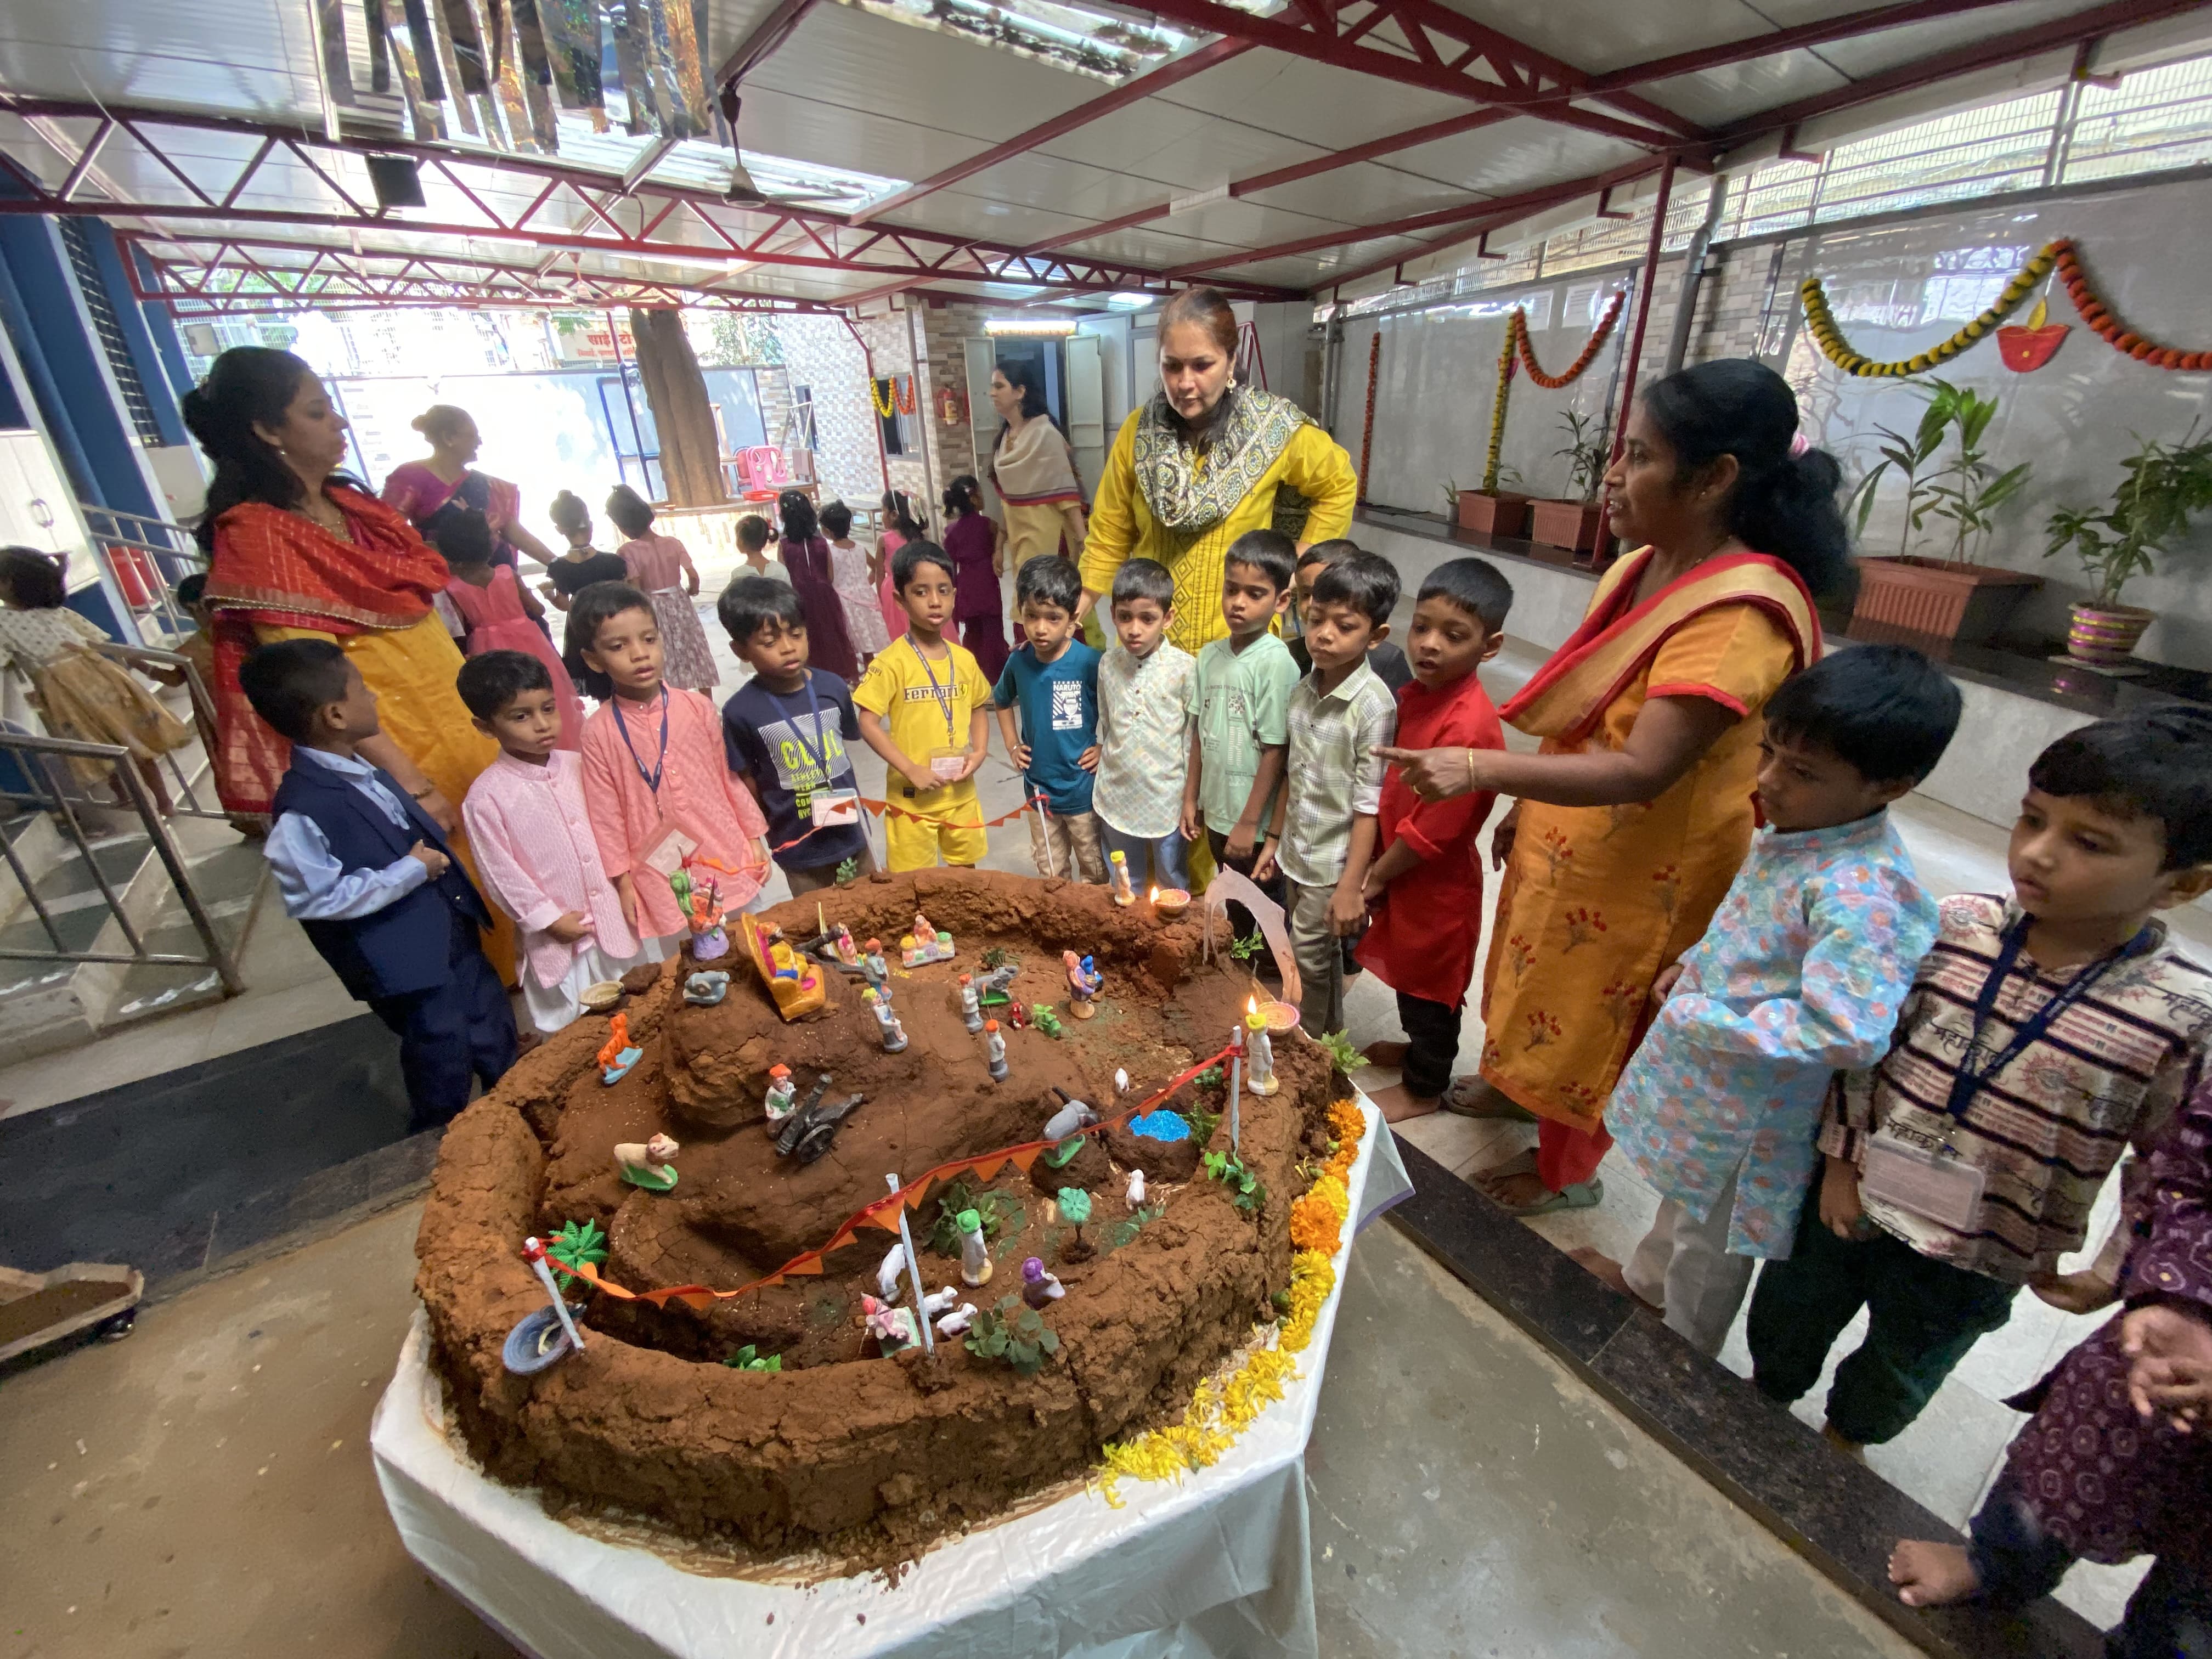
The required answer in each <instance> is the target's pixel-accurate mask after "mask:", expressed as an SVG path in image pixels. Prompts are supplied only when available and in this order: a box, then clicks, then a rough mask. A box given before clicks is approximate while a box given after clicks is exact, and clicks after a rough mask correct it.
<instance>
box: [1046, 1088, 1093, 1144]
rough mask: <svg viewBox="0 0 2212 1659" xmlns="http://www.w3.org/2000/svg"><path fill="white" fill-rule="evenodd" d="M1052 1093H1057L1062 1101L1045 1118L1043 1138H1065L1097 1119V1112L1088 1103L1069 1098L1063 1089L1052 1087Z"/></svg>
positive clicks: (1085, 1127) (1087, 1126)
mask: <svg viewBox="0 0 2212 1659" xmlns="http://www.w3.org/2000/svg"><path fill="white" fill-rule="evenodd" d="M1053 1093H1054V1094H1056V1095H1059V1096H1060V1100H1061V1102H1062V1104H1061V1106H1060V1109H1059V1110H1058V1111H1056V1112H1054V1114H1053V1115H1051V1116H1050V1117H1048V1118H1047V1119H1046V1120H1045V1123H1044V1138H1045V1139H1047V1140H1065V1139H1067V1138H1068V1136H1070V1135H1072V1134H1076V1133H1080V1132H1081V1131H1083V1130H1085V1129H1087V1128H1089V1127H1091V1125H1092V1124H1094V1123H1096V1122H1097V1121H1098V1114H1097V1113H1096V1112H1094V1111H1092V1110H1091V1107H1090V1105H1089V1103H1086V1102H1084V1101H1080V1100H1071V1099H1069V1098H1068V1097H1067V1095H1066V1092H1065V1091H1061V1090H1059V1089H1054V1091H1053Z"/></svg>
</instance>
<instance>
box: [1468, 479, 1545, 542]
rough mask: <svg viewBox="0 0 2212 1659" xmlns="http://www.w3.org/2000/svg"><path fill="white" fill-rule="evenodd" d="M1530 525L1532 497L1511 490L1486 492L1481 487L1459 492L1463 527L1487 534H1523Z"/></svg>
mask: <svg viewBox="0 0 2212 1659" xmlns="http://www.w3.org/2000/svg"><path fill="white" fill-rule="evenodd" d="M1459 527H1460V528H1461V529H1462V530H1474V531H1479V532H1480V533H1482V534H1483V535H1486V536H1519V535H1522V534H1524V533H1525V532H1526V531H1527V529H1528V497H1527V496H1526V495H1516V494H1514V493H1513V491H1511V490H1510V489H1501V490H1499V491H1498V493H1497V494H1495V495H1486V494H1485V493H1484V492H1483V491H1481V490H1480V489H1462V490H1461V491H1460V492H1459Z"/></svg>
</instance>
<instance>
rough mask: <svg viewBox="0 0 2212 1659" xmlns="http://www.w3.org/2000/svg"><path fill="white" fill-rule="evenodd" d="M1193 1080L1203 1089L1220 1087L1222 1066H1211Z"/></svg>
mask: <svg viewBox="0 0 2212 1659" xmlns="http://www.w3.org/2000/svg"><path fill="white" fill-rule="evenodd" d="M1191 1081H1192V1082H1193V1083H1195V1084H1196V1085H1198V1086H1199V1087H1200V1088H1201V1089H1218V1088H1219V1087H1220V1086H1221V1068H1220V1067H1219V1066H1207V1067H1206V1069H1205V1070H1204V1071H1202V1072H1200V1073H1199V1074H1198V1075H1197V1076H1196V1077H1194V1078H1193V1079H1191Z"/></svg>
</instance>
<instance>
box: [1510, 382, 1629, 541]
mask: <svg viewBox="0 0 2212 1659" xmlns="http://www.w3.org/2000/svg"><path fill="white" fill-rule="evenodd" d="M1559 427H1560V429H1561V430H1562V431H1563V432H1565V434H1566V437H1567V441H1566V442H1565V444H1564V445H1562V446H1561V447H1559V448H1558V449H1555V450H1553V452H1552V453H1553V455H1554V456H1564V457H1565V459H1566V462H1567V494H1566V495H1565V497H1562V498H1559V499H1557V500H1551V501H1531V502H1529V503H1528V519H1529V526H1528V539H1529V540H1530V541H1532V542H1541V543H1543V544H1544V545H1545V546H1547V547H1565V548H1571V549H1573V550H1574V551H1576V552H1577V553H1589V552H1595V550H1596V549H1597V538H1598V532H1599V527H1600V526H1601V525H1602V524H1603V522H1604V514H1603V513H1601V512H1600V511H1599V510H1598V505H1597V492H1598V486H1599V485H1600V484H1601V483H1604V482H1605V469H1606V463H1607V460H1608V459H1611V455H1612V447H1611V445H1609V444H1608V443H1607V441H1606V435H1605V428H1604V424H1603V422H1601V421H1600V420H1599V418H1598V417H1597V416H1595V415H1583V414H1578V413H1577V412H1576V411H1575V410H1568V411H1567V412H1566V413H1565V414H1564V415H1562V416H1559Z"/></svg>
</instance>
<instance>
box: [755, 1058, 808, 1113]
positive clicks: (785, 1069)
mask: <svg viewBox="0 0 2212 1659" xmlns="http://www.w3.org/2000/svg"><path fill="white" fill-rule="evenodd" d="M798 1097H799V1091H798V1090H797V1089H796V1088H795V1087H793V1084H792V1081H791V1067H790V1066H769V1068H768V1093H767V1094H766V1095H764V1096H763V1097H762V1098H761V1104H762V1105H763V1106H764V1107H766V1108H767V1109H768V1121H769V1122H771V1123H781V1122H782V1121H784V1119H786V1118H787V1117H789V1116H790V1115H791V1106H792V1103H793V1101H794V1100H796V1099H797V1098H798Z"/></svg>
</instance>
